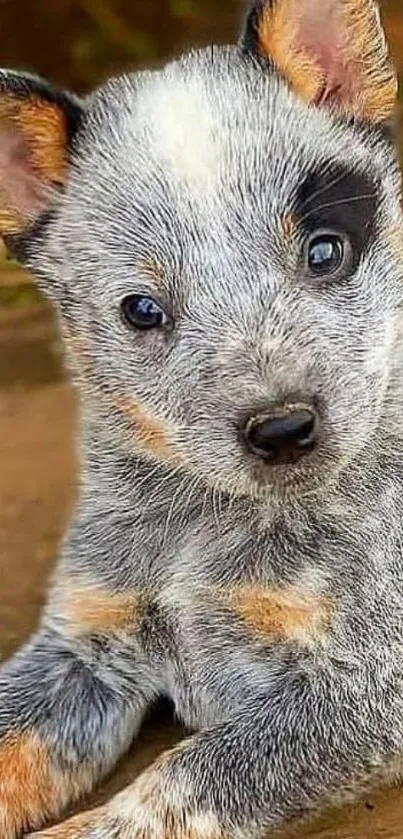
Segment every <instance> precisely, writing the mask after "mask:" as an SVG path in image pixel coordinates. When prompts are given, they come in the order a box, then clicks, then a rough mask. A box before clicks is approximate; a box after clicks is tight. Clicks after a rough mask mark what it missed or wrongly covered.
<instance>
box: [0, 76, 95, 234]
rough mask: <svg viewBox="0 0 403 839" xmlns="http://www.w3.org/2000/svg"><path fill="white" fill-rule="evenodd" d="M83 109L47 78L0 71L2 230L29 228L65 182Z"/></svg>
mask: <svg viewBox="0 0 403 839" xmlns="http://www.w3.org/2000/svg"><path fill="white" fill-rule="evenodd" d="M82 113H83V109H82V107H81V105H80V104H79V103H78V100H75V98H74V97H71V96H69V95H68V94H64V93H59V92H57V91H55V90H54V89H53V88H51V87H50V86H49V85H48V84H47V83H46V82H44V81H42V80H41V79H36V78H33V77H30V76H22V75H19V74H14V73H7V72H6V73H0V234H1V235H2V236H4V237H8V236H14V235H17V234H21V233H24V232H25V231H26V230H28V229H29V228H30V227H31V226H32V225H33V224H35V222H36V221H37V220H38V218H39V217H40V216H41V215H42V214H43V213H44V212H46V211H47V210H49V209H50V207H51V205H52V202H53V201H54V199H55V196H56V195H57V193H58V192H60V189H62V188H63V186H64V185H65V182H66V179H67V175H68V166H69V157H70V152H71V147H72V142H73V138H74V135H75V133H76V131H77V129H78V126H79V124H80V121H81V116H82Z"/></svg>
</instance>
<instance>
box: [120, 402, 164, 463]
mask: <svg viewBox="0 0 403 839" xmlns="http://www.w3.org/2000/svg"><path fill="white" fill-rule="evenodd" d="M117 407H118V408H119V410H120V411H121V412H122V413H123V414H124V415H125V416H126V418H127V419H128V421H129V423H130V426H131V428H132V430H133V432H134V434H135V437H136V441H137V442H138V443H140V445H141V446H142V447H143V448H145V449H146V450H148V451H149V452H150V453H151V454H152V455H154V457H156V458H157V459H158V460H172V459H173V458H176V457H177V455H176V452H175V450H174V448H173V446H172V445H171V443H170V442H169V438H168V429H167V428H165V426H164V425H163V423H162V422H161V421H160V420H157V419H155V418H154V417H151V416H150V415H149V414H147V413H146V412H145V411H144V409H143V408H142V407H141V405H139V404H138V403H137V402H135V400H134V399H120V400H119V401H118V403H117Z"/></svg>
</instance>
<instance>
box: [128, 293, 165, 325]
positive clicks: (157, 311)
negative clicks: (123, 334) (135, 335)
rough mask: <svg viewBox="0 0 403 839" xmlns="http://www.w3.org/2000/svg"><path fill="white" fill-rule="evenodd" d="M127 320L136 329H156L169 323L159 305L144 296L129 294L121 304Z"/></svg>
mask: <svg viewBox="0 0 403 839" xmlns="http://www.w3.org/2000/svg"><path fill="white" fill-rule="evenodd" d="M121 308H122V312H123V315H124V317H125V320H126V321H127V323H128V324H130V326H134V327H135V328H136V329H156V328H157V327H159V326H165V324H166V323H168V317H167V315H166V314H165V312H164V310H163V309H162V308H161V306H160V305H159V303H156V301H155V300H153V298H152V297H147V296H145V295H144V294H129V296H128V297H125V298H124V300H123V301H122V303H121Z"/></svg>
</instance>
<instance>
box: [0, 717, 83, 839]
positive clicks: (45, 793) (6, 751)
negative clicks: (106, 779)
mask: <svg viewBox="0 0 403 839" xmlns="http://www.w3.org/2000/svg"><path fill="white" fill-rule="evenodd" d="M91 786H92V777H91V774H90V773H89V771H88V769H83V768H80V770H79V771H78V773H77V775H76V777H75V779H72V778H71V777H68V776H67V775H65V774H63V773H62V771H61V770H59V769H57V767H55V766H52V761H51V756H50V753H49V750H48V748H47V746H46V745H45V744H44V743H43V742H42V741H41V740H40V738H39V737H38V735H37V734H35V733H34V732H24V733H23V734H19V735H18V734H13V735H10V736H8V737H7V738H6V739H5V740H4V741H3V742H2V743H1V744H0V836H1V839H9V837H13V838H14V836H16V835H17V834H18V835H20V834H21V832H24V831H26V830H28V829H31V830H33V829H35V828H36V827H40V826H41V825H42V824H44V823H45V822H46V821H48V820H49V819H51V818H53V817H57V816H58V815H59V814H60V813H61V812H62V811H63V809H64V808H65V807H66V806H67V804H69V802H71V801H74V800H76V799H77V798H78V797H79V796H80V795H81V794H82V793H85V792H87V791H89V790H90V788H91Z"/></svg>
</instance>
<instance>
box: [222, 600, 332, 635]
mask: <svg viewBox="0 0 403 839" xmlns="http://www.w3.org/2000/svg"><path fill="white" fill-rule="evenodd" d="M219 596H220V599H221V600H223V601H224V602H226V603H227V605H228V606H229V608H230V609H231V610H233V611H234V612H235V613H236V614H237V615H238V616H239V617H240V618H241V620H242V621H243V623H244V624H245V625H246V626H247V627H248V628H250V629H252V630H253V631H254V632H256V633H258V634H260V635H266V636H271V637H272V638H274V639H276V640H278V641H297V642H298V643H300V644H302V645H303V646H309V647H311V646H314V645H316V644H320V643H324V642H325V641H326V638H327V635H328V632H329V629H330V625H331V620H332V616H333V614H334V604H333V602H332V601H331V600H330V599H327V598H325V597H319V596H314V595H310V594H302V593H301V592H299V591H297V590H295V589H281V588H279V589H264V588H259V587H258V586H242V587H239V588H234V589H232V590H227V591H225V592H221V593H220V595H219Z"/></svg>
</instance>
